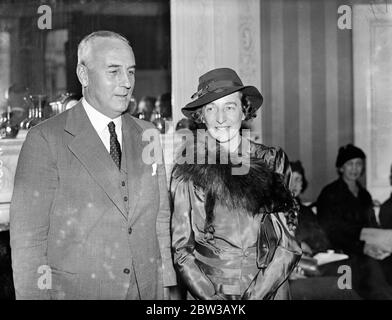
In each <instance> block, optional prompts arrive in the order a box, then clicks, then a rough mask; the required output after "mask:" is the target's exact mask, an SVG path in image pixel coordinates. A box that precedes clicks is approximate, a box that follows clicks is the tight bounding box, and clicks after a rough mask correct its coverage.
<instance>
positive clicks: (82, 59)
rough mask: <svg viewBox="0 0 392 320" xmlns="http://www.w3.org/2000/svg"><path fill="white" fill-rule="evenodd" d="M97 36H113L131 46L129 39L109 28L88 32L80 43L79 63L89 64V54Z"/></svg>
mask: <svg viewBox="0 0 392 320" xmlns="http://www.w3.org/2000/svg"><path fill="white" fill-rule="evenodd" d="M96 38H112V39H118V40H122V41H124V42H125V43H126V44H127V45H129V47H131V45H130V44H129V41H128V40H127V39H126V38H125V37H123V36H122V35H121V34H119V33H116V32H113V31H107V30H100V31H95V32H93V33H90V34H88V35H87V36H85V37H84V38H83V39H82V41H80V43H79V45H78V64H84V65H86V64H87V60H88V56H89V54H90V50H91V43H92V41H93V40H94V39H96Z"/></svg>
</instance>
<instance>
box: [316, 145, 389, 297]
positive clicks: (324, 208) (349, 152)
mask: <svg viewBox="0 0 392 320" xmlns="http://www.w3.org/2000/svg"><path fill="white" fill-rule="evenodd" d="M365 159H366V156H365V153H364V152H363V151H362V150H361V149H359V148H357V147H355V146H353V145H352V144H348V145H346V146H343V147H341V148H340V149H339V153H338V156H337V159H336V168H337V170H338V174H339V178H338V179H337V180H336V181H334V182H332V183H331V184H329V185H327V186H326V187H324V189H323V190H322V191H321V193H320V195H319V197H318V199H317V217H318V220H319V222H320V225H321V226H322V228H323V229H324V230H325V232H326V234H327V236H328V238H329V241H330V243H331V245H332V248H333V249H335V251H340V252H344V253H346V254H348V255H349V257H350V261H351V263H350V264H351V267H352V274H353V279H352V280H353V286H354V289H356V290H357V291H358V293H359V295H361V296H362V297H363V298H368V299H392V287H391V286H390V285H389V284H388V283H387V281H386V279H385V275H384V272H383V271H382V269H381V267H380V264H379V260H382V259H384V258H385V257H387V256H388V255H389V253H388V252H385V251H384V250H383V249H381V248H380V247H378V246H376V245H374V244H369V243H367V242H365V241H363V240H364V235H365V234H366V233H367V230H374V229H367V228H369V227H376V226H377V223H376V221H375V216H374V212H373V200H372V197H371V195H370V194H369V192H368V191H367V190H366V189H365V188H364V187H363V186H362V185H361V183H360V182H359V178H360V177H361V176H362V174H363V173H364V171H365Z"/></svg>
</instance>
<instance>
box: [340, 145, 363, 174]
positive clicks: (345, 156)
mask: <svg viewBox="0 0 392 320" xmlns="http://www.w3.org/2000/svg"><path fill="white" fill-rule="evenodd" d="M355 158H360V159H363V160H364V159H366V155H365V153H364V152H363V151H362V149H360V148H358V147H356V146H354V145H352V144H351V143H349V144H347V145H345V146H343V147H340V148H339V152H338V156H337V158H336V168H340V167H342V166H343V165H344V164H345V163H346V162H347V161H349V160H351V159H355Z"/></svg>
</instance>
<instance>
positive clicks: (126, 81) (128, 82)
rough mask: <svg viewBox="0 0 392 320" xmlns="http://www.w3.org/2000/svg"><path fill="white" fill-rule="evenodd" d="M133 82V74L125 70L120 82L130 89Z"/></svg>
mask: <svg viewBox="0 0 392 320" xmlns="http://www.w3.org/2000/svg"><path fill="white" fill-rule="evenodd" d="M132 82H133V76H132V75H130V74H129V73H128V72H124V73H123V74H122V76H121V81H120V84H121V85H122V86H124V87H126V88H127V89H130V88H131V86H132Z"/></svg>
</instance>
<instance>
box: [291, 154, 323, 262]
mask: <svg viewBox="0 0 392 320" xmlns="http://www.w3.org/2000/svg"><path fill="white" fill-rule="evenodd" d="M290 167H291V183H290V188H291V191H292V192H293V195H294V197H295V198H296V200H297V202H298V204H299V214H298V227H297V229H296V230H295V236H296V238H297V240H298V241H299V242H300V243H301V247H302V251H303V253H304V254H308V255H314V254H315V253H317V252H324V251H326V250H327V249H329V248H330V244H329V241H328V238H327V235H326V234H325V232H324V230H323V229H322V228H321V227H320V225H319V223H318V221H317V217H316V215H315V214H314V212H313V211H312V208H311V207H310V206H305V205H304V204H303V203H302V200H301V199H300V194H302V193H303V192H304V191H305V190H306V188H307V186H308V181H307V180H306V177H305V170H304V168H303V166H302V163H301V161H294V162H290Z"/></svg>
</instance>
